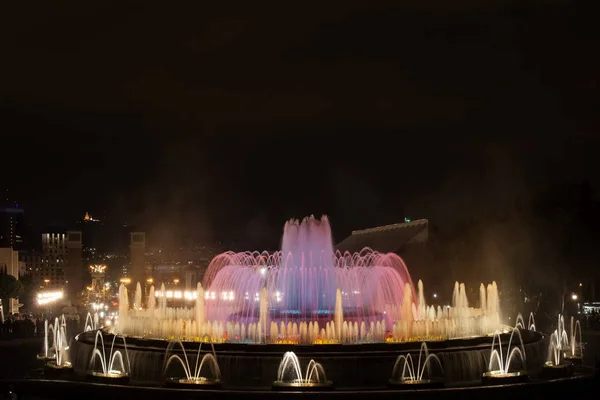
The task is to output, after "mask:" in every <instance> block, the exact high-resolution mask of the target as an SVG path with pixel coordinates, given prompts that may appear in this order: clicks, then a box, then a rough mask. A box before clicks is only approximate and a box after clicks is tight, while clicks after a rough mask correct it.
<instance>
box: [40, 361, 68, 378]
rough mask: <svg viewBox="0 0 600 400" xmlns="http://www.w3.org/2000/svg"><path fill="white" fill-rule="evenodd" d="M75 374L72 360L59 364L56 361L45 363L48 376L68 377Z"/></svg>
mask: <svg viewBox="0 0 600 400" xmlns="http://www.w3.org/2000/svg"><path fill="white" fill-rule="evenodd" d="M72 374H73V366H72V365H71V363H70V362H68V361H67V362H65V363H64V364H63V365H57V364H56V361H48V362H47V363H46V365H44V376H45V377H47V378H66V377H69V376H70V375H72Z"/></svg>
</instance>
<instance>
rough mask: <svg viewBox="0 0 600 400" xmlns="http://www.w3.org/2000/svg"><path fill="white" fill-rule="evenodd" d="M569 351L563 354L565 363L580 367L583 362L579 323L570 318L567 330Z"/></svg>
mask: <svg viewBox="0 0 600 400" xmlns="http://www.w3.org/2000/svg"><path fill="white" fill-rule="evenodd" d="M569 333H570V334H569V349H568V351H567V352H566V353H565V355H564V358H565V360H566V361H568V362H570V363H572V364H576V365H580V364H581V363H582V362H583V342H582V336H581V323H580V322H579V320H577V321H575V317H571V325H570V328H569Z"/></svg>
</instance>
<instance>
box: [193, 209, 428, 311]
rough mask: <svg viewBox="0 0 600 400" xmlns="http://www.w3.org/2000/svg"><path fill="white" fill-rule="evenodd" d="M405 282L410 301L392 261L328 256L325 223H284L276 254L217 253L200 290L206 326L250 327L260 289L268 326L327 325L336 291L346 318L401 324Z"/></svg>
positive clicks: (366, 253) (402, 268) (401, 269)
mask: <svg viewBox="0 0 600 400" xmlns="http://www.w3.org/2000/svg"><path fill="white" fill-rule="evenodd" d="M406 283H408V284H409V286H410V288H411V289H412V291H413V293H412V298H413V299H416V295H415V293H414V285H413V283H412V279H411V277H410V274H409V272H408V269H407V268H406V265H405V264H404V262H403V261H402V259H401V258H400V257H399V256H397V255H396V254H393V253H389V254H382V253H379V252H376V251H373V250H371V249H369V248H365V249H363V250H362V251H361V252H360V253H354V254H351V253H349V252H345V253H344V254H341V253H340V252H339V251H338V252H334V250H333V242H332V238H331V227H330V225H329V220H328V219H327V217H325V216H323V217H322V218H321V219H320V220H319V219H316V218H314V217H313V216H311V217H308V218H305V219H304V220H302V222H299V221H298V220H290V221H288V222H286V224H285V226H284V230H283V238H282V243H281V251H278V252H275V253H267V252H262V253H260V252H243V253H234V252H226V253H223V254H220V255H218V256H217V257H215V258H214V259H213V260H212V262H211V263H210V265H209V267H208V271H207V272H206V274H205V277H204V282H203V287H204V288H205V289H206V305H205V310H206V318H207V320H211V321H212V320H216V321H234V322H250V321H257V320H258V317H259V304H260V293H261V290H262V288H263V287H266V289H267V296H268V302H269V316H270V317H271V318H272V319H275V320H281V321H309V320H317V319H327V320H329V319H331V317H332V315H333V313H334V308H335V301H336V290H337V289H338V288H339V289H340V290H341V292H342V304H343V312H344V318H345V319H346V320H357V321H365V320H366V321H368V320H373V319H381V318H385V319H388V320H390V321H396V320H399V319H401V318H402V309H401V308H402V307H401V305H402V302H403V298H404V288H405V284H406ZM407 318H409V319H412V316H407Z"/></svg>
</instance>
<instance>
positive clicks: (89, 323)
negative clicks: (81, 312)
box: [83, 312, 100, 332]
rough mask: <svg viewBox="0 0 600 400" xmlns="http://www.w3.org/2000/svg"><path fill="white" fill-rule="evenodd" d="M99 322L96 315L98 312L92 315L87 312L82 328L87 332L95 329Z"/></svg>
mask: <svg viewBox="0 0 600 400" xmlns="http://www.w3.org/2000/svg"><path fill="white" fill-rule="evenodd" d="M99 322H100V318H99V317H98V313H97V312H96V313H94V315H93V316H92V314H90V313H87V315H86V316H85V325H84V326H85V328H84V329H83V331H84V332H89V331H95V330H96V329H98V325H99Z"/></svg>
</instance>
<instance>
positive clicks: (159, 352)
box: [70, 332, 547, 389]
mask: <svg viewBox="0 0 600 400" xmlns="http://www.w3.org/2000/svg"><path fill="white" fill-rule="evenodd" d="M94 335H95V332H86V333H85V334H81V335H79V336H78V337H77V339H76V340H73V341H72V342H71V348H70V357H71V361H72V363H73V367H74V369H75V372H76V373H77V374H78V375H79V376H84V375H85V374H86V372H87V371H88V369H89V363H90V359H91V356H92V352H93V349H94ZM111 341H112V336H111V335H105V343H107V347H106V353H107V358H108V357H109V352H110V343H111ZM491 341H492V339H491V338H489V337H481V338H474V339H462V340H448V341H443V342H431V343H429V348H430V351H431V352H432V353H435V354H436V355H437V356H438V357H439V358H440V360H441V362H442V365H443V368H444V379H445V380H446V382H448V383H450V384H458V383H462V382H473V381H479V380H480V379H481V375H482V374H483V373H484V372H486V371H487V365H488V362H489V358H490V348H491ZM503 341H504V342H505V344H504V347H505V348H506V345H507V343H508V337H503ZM523 341H524V346H525V352H526V354H527V360H526V365H525V368H527V369H528V370H529V372H530V374H531V375H537V373H538V372H539V371H540V369H541V367H542V364H543V363H544V361H545V359H546V354H547V340H546V338H545V337H543V336H542V335H541V334H539V333H536V332H523ZM166 345H167V342H165V341H157V340H144V339H137V340H135V339H130V340H128V346H127V347H128V348H127V354H128V355H129V359H130V363H131V372H130V376H131V382H132V383H133V384H152V385H160V384H162V383H163V382H164V379H165V375H164V374H163V370H164V368H163V366H164V363H165V350H166ZM185 346H186V347H187V348H188V358H189V362H190V365H191V366H192V369H193V367H194V363H195V354H196V352H197V349H198V344H197V343H186V344H185ZM419 346H420V343H402V344H387V343H379V344H376V343H374V344H361V345H316V346H285V345H243V344H223V345H218V346H215V351H216V354H217V360H218V363H219V367H220V369H221V373H222V381H223V385H224V388H228V389H235V388H252V389H268V388H270V387H271V384H272V382H273V381H274V380H275V379H276V378H277V370H278V367H279V363H280V362H281V359H282V356H283V354H284V352H286V351H294V352H295V353H296V354H297V355H298V357H299V359H300V363H301V365H302V368H303V369H304V368H306V365H307V364H308V361H309V360H310V359H311V358H313V359H315V360H316V361H317V362H320V363H321V364H322V365H323V367H324V368H325V372H326V374H327V379H328V380H331V381H333V383H334V384H335V386H336V387H337V388H354V389H359V388H385V387H386V385H387V381H388V379H389V378H390V376H391V372H392V369H393V366H394V363H395V361H396V358H397V357H398V355H400V354H407V353H409V352H410V353H412V354H413V357H414V356H415V353H418V349H419ZM115 348H118V349H119V350H121V351H122V352H123V353H124V348H123V346H122V345H120V344H118V345H116V346H115ZM208 349H209V347H208V346H207V350H208ZM170 354H172V353H170ZM182 375H183V372H182V369H181V368H178V367H177V366H174V367H171V368H170V369H169V371H168V376H182Z"/></svg>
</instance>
